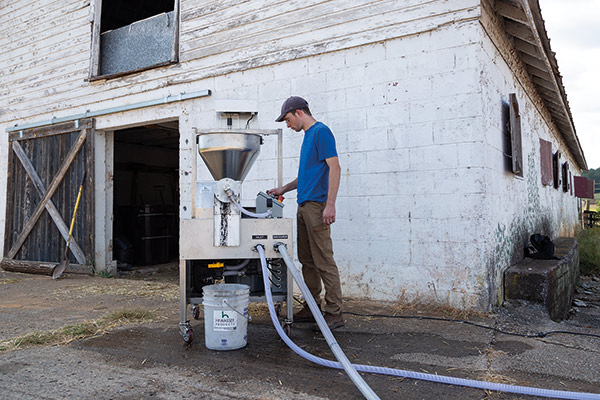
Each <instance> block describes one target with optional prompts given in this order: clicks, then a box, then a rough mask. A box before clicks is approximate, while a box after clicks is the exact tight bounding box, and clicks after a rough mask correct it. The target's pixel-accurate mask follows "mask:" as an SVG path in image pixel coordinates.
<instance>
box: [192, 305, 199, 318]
mask: <svg viewBox="0 0 600 400" xmlns="http://www.w3.org/2000/svg"><path fill="white" fill-rule="evenodd" d="M192 313H193V314H194V319H200V307H198V306H194V307H193V308H192Z"/></svg>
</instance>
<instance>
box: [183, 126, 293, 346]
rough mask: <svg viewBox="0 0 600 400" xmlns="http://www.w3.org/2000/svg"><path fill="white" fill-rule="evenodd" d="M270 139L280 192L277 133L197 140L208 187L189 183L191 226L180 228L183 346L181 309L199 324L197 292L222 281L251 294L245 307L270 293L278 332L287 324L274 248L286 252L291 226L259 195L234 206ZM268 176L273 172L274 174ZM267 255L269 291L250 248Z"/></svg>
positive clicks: (287, 284)
mask: <svg viewBox="0 0 600 400" xmlns="http://www.w3.org/2000/svg"><path fill="white" fill-rule="evenodd" d="M270 135H277V144H278V146H277V148H278V151H277V153H278V154H277V159H278V163H277V165H278V167H277V178H278V185H281V184H282V165H283V162H282V154H281V153H282V152H281V149H282V132H281V130H280V129H278V130H269V131H267V130H231V129H226V130H209V131H204V132H198V133H197V136H196V147H197V151H198V154H199V155H200V157H201V159H202V160H203V161H204V163H205V164H206V166H207V167H208V170H209V171H210V173H211V175H212V177H213V178H214V181H211V182H195V201H194V209H193V213H192V218H191V219H187V220H182V221H181V225H180V250H179V253H180V263H179V297H180V322H179V328H180V332H181V334H182V336H183V340H184V341H185V342H186V343H191V342H192V340H193V337H194V334H193V328H192V326H191V324H190V320H189V319H188V306H191V307H192V314H193V317H194V318H195V319H198V318H199V305H200V304H202V287H203V286H205V285H210V284H214V283H218V282H220V281H224V282H226V283H241V284H246V285H248V286H249V287H250V302H264V301H266V298H265V290H271V291H272V293H273V298H274V301H276V302H277V304H278V307H279V309H281V304H282V303H283V302H284V301H285V302H286V308H287V310H286V315H285V318H284V322H283V324H284V325H283V326H284V329H285V330H286V331H287V332H288V333H289V331H290V329H291V323H292V322H293V321H292V318H293V310H292V307H293V281H292V278H291V276H288V273H287V269H286V267H285V265H284V263H283V261H282V260H281V255H280V254H279V253H278V252H276V251H275V249H274V248H273V246H274V244H275V243H285V244H286V245H287V248H288V249H289V250H290V251H292V243H293V242H292V220H291V219H289V218H283V203H282V202H281V201H279V199H276V198H274V197H272V196H270V195H268V194H266V193H265V192H259V193H258V194H257V195H256V202H255V203H254V204H252V205H251V206H246V207H244V205H243V204H241V203H242V202H241V188H242V182H243V180H244V178H245V177H246V175H247V174H248V172H249V171H250V168H251V167H252V164H253V163H254V161H255V160H256V158H257V157H258V155H259V152H260V147H261V145H262V144H263V141H264V138H265V137H267V136H270ZM273 172H275V171H273ZM258 244H261V245H263V246H264V248H265V249H266V257H267V259H268V263H269V274H270V276H269V280H270V282H271V287H270V288H265V285H264V283H263V277H262V272H261V267H260V259H259V255H258V252H257V251H256V245H258Z"/></svg>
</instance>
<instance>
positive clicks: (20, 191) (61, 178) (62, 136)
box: [2, 119, 94, 274]
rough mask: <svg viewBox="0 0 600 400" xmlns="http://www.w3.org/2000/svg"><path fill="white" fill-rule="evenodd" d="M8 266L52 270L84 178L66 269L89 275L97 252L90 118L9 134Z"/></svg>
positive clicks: (32, 270)
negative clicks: (95, 248) (95, 245)
mask: <svg viewBox="0 0 600 400" xmlns="http://www.w3.org/2000/svg"><path fill="white" fill-rule="evenodd" d="M9 135H10V136H9V159H8V163H9V165H8V180H7V202H6V229H5V237H4V259H3V260H2V268H4V269H6V270H12V271H19V272H30V273H40V274H50V273H51V269H52V267H53V266H54V265H55V264H58V263H59V262H60V261H61V260H62V257H63V256H64V252H65V246H66V243H67V238H68V236H69V227H70V224H71V219H72V216H73V209H74V207H75V201H76V199H77V194H78V190H79V185H80V183H81V179H82V178H83V177H84V174H85V181H84V186H83V191H82V195H81V200H80V203H79V207H78V211H77V216H76V219H75V224H74V229H73V236H72V238H71V243H70V246H69V248H70V260H71V263H73V264H71V265H69V267H68V268H67V272H83V273H91V272H92V267H91V265H92V264H93V258H92V256H93V254H94V248H93V246H94V152H93V143H94V140H93V139H94V138H93V135H94V128H93V120H92V119H84V120H79V121H73V122H68V123H64V124H56V125H51V126H47V127H41V128H34V129H27V130H23V131H15V132H11V133H10V134H9Z"/></svg>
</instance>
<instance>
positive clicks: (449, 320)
mask: <svg viewBox="0 0 600 400" xmlns="http://www.w3.org/2000/svg"><path fill="white" fill-rule="evenodd" d="M344 314H350V315H356V316H358V317H379V318H399V319H420V320H429V321H445V322H456V323H459V324H465V325H471V326H476V327H478V328H483V329H489V330H491V331H494V332H498V333H502V334H504V335H511V336H519V337H526V338H543V337H546V336H548V335H552V334H565V335H576V336H589V337H595V338H600V335H596V334H593V333H581V332H570V331H548V332H540V333H534V334H525V333H517V332H508V331H504V330H502V329H498V328H494V327H492V326H487V325H481V324H477V323H475V322H470V321H465V320H462V319H451V318H441V317H427V316H418V315H386V314H359V313H354V312H351V311H344Z"/></svg>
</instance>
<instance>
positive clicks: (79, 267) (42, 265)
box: [0, 257, 94, 275]
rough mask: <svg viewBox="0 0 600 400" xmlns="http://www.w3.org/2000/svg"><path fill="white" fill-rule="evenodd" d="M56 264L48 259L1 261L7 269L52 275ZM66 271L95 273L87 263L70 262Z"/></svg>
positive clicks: (4, 268) (7, 259) (0, 265)
mask: <svg viewBox="0 0 600 400" xmlns="http://www.w3.org/2000/svg"><path fill="white" fill-rule="evenodd" d="M55 265H56V263H51V262H46V261H25V260H11V259H9V258H6V257H5V258H3V259H2V261H0V267H1V268H2V269H3V270H5V271H9V272H21V273H25V274H35V275H52V270H53V269H54V266H55ZM65 272H66V273H67V274H82V275H94V269H93V267H92V266H91V265H85V264H69V265H67V269H66V270H65Z"/></svg>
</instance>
